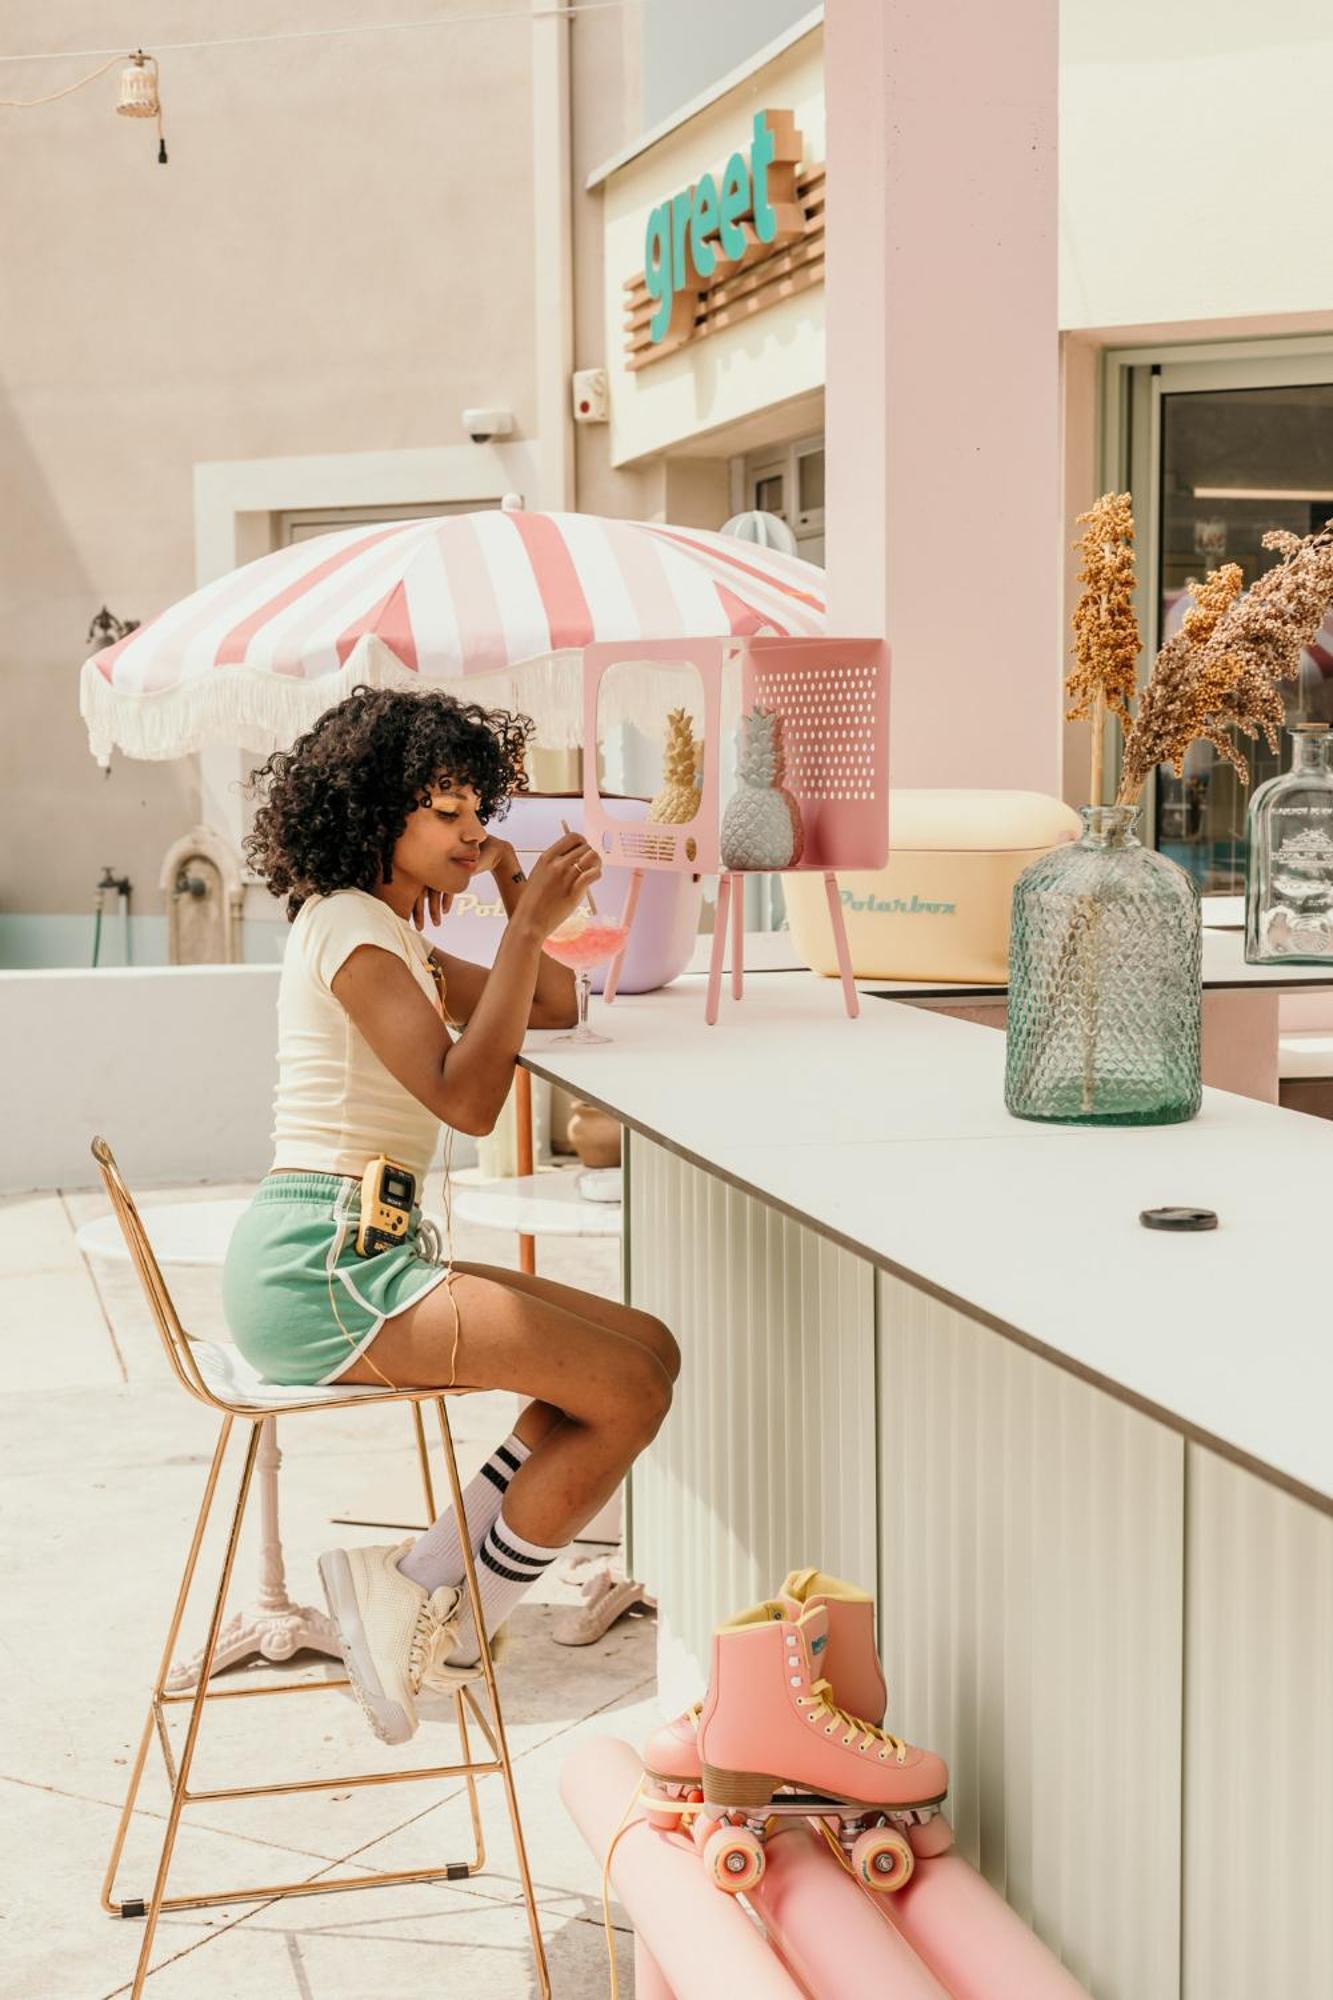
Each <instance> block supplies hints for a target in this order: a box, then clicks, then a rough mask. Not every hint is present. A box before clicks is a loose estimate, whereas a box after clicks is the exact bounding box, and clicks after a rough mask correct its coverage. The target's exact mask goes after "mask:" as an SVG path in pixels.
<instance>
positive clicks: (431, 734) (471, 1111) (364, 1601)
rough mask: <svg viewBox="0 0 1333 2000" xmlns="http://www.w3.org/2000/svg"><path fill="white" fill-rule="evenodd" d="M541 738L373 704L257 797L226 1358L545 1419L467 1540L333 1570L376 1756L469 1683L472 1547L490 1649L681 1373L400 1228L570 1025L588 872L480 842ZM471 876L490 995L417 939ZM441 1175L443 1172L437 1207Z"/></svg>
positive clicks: (505, 1275)
mask: <svg viewBox="0 0 1333 2000" xmlns="http://www.w3.org/2000/svg"><path fill="white" fill-rule="evenodd" d="M531 733H532V724H531V722H529V721H528V720H527V719H526V718H525V717H520V716H513V715H509V714H506V713H503V712H487V711H486V710H484V709H482V708H480V707H478V706H477V705H476V704H475V703H472V704H466V705H465V704H462V703H460V702H457V701H455V700H454V699H453V698H452V697H450V696H448V695H446V694H443V693H438V692H436V693H431V692H424V693H420V694H418V693H413V692H408V691H405V690H388V689H371V688H365V687H362V688H357V689H356V690H355V691H354V692H353V693H352V694H351V695H350V696H349V697H348V698H347V700H346V701H344V702H341V703H340V704H339V705H338V706H337V707H336V708H333V709H330V710H329V711H328V713H327V714H325V715H323V716H322V717H321V718H320V720H319V721H318V722H317V723H316V724H315V727H314V728H313V729H311V730H310V731H309V732H308V733H307V734H306V735H305V736H302V737H301V738H300V739H299V740H298V741H297V743H296V744H295V745H294V747H293V748H292V749H291V750H290V751H279V752H277V753H276V754H275V755H274V756H272V757H270V758H269V760H268V762H267V763H266V764H265V765H263V766H262V768H261V769H260V770H259V771H257V772H256V773H255V777H254V788H255V789H256V791H257V793H258V795H259V797H260V799H261V801H262V803H261V804H260V806H259V810H258V811H257V813H256V815H255V822H254V831H253V833H252V834H251V835H250V837H249V839H248V840H247V842H246V852H247V855H248V858H249V860H250V862H251V864H252V865H253V867H254V868H255V870H256V872H257V873H258V874H259V875H261V876H262V877H263V879H264V881H265V882H266V883H267V884H268V886H269V888H270V889H271V890H272V891H273V892H274V893H275V894H276V895H285V896H286V899H287V914H288V917H289V919H290V920H291V924H292V929H291V933H290V935H289V937H288V940H287V949H286V955H285V958H284V961H283V969H282V981H281V985H280V988H279V995H278V1087H277V1099H276V1115H275V1125H274V1140H275V1150H274V1159H273V1166H272V1169H271V1171H270V1172H269V1174H268V1176H267V1178H266V1179H265V1180H264V1181H263V1182H262V1183H261V1185H260V1187H259V1188H258V1190H257V1191H256V1194H255V1197H254V1201H253V1202H252V1204H251V1206H250V1208H249V1209H248V1210H247V1211H246V1213H245V1215H244V1216H243V1217H242V1218H241V1221H240V1223H239V1225H238V1227H237V1229H236V1232H235V1234H234V1236H233V1237H232V1241H231V1245H230V1248H229V1250H228V1255H227V1263H226V1269H225V1271H224V1274H223V1301H224V1306H225V1310H226V1315H227V1319H228V1322H229V1325H230V1327H231V1331H232V1334H233V1337H234V1339H235V1341H236V1344H237V1346H238V1347H239V1348H240V1350H241V1352H242V1353H243V1354H244V1355H245V1356H246V1358H247V1359H248V1360H249V1361H250V1362H252V1363H253V1365H254V1366H255V1367H256V1368H258V1369H259V1370H260V1372H261V1373H262V1374H263V1375H264V1376H265V1377H266V1378H267V1379H268V1380H269V1381H273V1382H288V1383H317V1384H322V1385H327V1384H329V1383H331V1382H347V1383H370V1384H376V1383H378V1384H381V1385H388V1386H390V1387H398V1388H402V1387H412V1388H432V1389H440V1390H445V1389H456V1388H460V1387H463V1386H466V1387H467V1388H469V1389H509V1390H514V1391H517V1392H518V1393H519V1394H520V1395H525V1396H528V1397H530V1398H531V1399H532V1400H531V1401H529V1402H528V1404H527V1407H526V1408H525V1409H524V1411H523V1413H522V1415H521V1416H520V1417H519V1420H518V1422H517V1424H516V1425H515V1427H514V1431H513V1433H512V1435H511V1436H509V1437H508V1438H506V1439H505V1440H504V1442H503V1444H501V1445H499V1446H498V1447H497V1448H496V1450H495V1451H494V1452H493V1453H492V1455H491V1457H490V1458H489V1459H488V1460H487V1462H486V1464H485V1465H484V1466H483V1467H482V1469H481V1471H480V1472H479V1473H478V1474H477V1476H476V1478H475V1479H473V1480H472V1482H471V1484H470V1485H469V1486H468V1487H467V1489H466V1491H465V1494H464V1506H465V1512H466V1521H465V1523H462V1524H459V1523H458V1522H457V1521H456V1519H455V1517H454V1514H453V1512H452V1510H451V1511H449V1512H448V1513H446V1514H443V1515H442V1516H441V1517H440V1519H439V1520H438V1521H437V1522H436V1523H435V1524H434V1526H433V1527H431V1528H429V1529H428V1530H427V1532H426V1533H425V1534H424V1535H422V1536H421V1537H420V1538H418V1539H416V1540H412V1539H409V1540H407V1541H405V1542H402V1543H400V1544H399V1545H398V1546H396V1547H383V1548H352V1549H333V1550H331V1551H329V1552H328V1553H327V1554H326V1555H324V1556H322V1557H321V1558H320V1574H321V1576H322V1578H323V1581H324V1587H325V1591H326V1593H327V1595H328V1598H329V1607H330V1610H331V1612H332V1615H333V1618H334V1622H335V1623H336V1625H337V1627H338V1631H339V1637H340V1640H341V1643H342V1647H343V1653H344V1658H345V1661H346V1665H347V1671H348V1675H349V1678H350V1680H351V1682H352V1685H353V1687H354V1688H355V1690H356V1693H357V1695H358V1697H359V1699H360V1701H361V1703H362V1706H363V1707H364V1709H365V1711H366V1714H367V1716H368V1717H369V1719H370V1723H371V1726H372V1728H373V1729H374V1730H375V1733H376V1734H377V1735H378V1736H379V1737H381V1738H382V1739H383V1740H384V1741H385V1742H389V1743H401V1742H403V1741H405V1740H406V1739H407V1737H409V1736H410V1735H411V1734H412V1733H413V1731H414V1730H415V1728H416V1726H417V1711H416V1697H417V1696H418V1694H419V1693H420V1691H421V1689H422V1687H423V1685H424V1686H426V1687H427V1688H435V1689H440V1690H443V1689H447V1688H451V1687H453V1686H456V1685H457V1684H458V1683H459V1682H461V1681H464V1680H469V1679H473V1678H475V1677H476V1675H477V1674H478V1673H479V1671H480V1669H479V1665H478V1660H479V1644H478V1640H477V1633H476V1627H475V1623H474V1617H473V1607H472V1605H471V1604H470V1603H468V1602H467V1601H466V1594H465V1592H464V1590H463V1588H462V1585H463V1578H464V1565H463V1552H462V1544H461V1541H460V1526H461V1528H462V1532H464V1533H466V1535H467V1537H468V1541H469V1543H470V1545H471V1547H472V1548H473V1549H474V1550H475V1552H476V1559H477V1574H478V1578H479V1583H480V1592H481V1610H482V1614H483V1617H484V1619H485V1622H486V1626H487V1630H488V1631H491V1632H493V1631H494V1630H495V1629H496V1628H497V1627H498V1626H499V1625H500V1624H501V1623H502V1622H503V1620H504V1619H505V1618H506V1617H507V1616H508V1614H509V1612H510V1611H511V1610H512V1609H513V1606H514V1605H515V1604H516V1603H517V1601H518V1599H519V1598H520V1597H521V1596H522V1595H523V1593H524V1592H525V1591H526V1590H527V1589H528V1588H529V1586H530V1585H531V1584H533V1583H534V1582H536V1580H537V1579H538V1578H539V1577H540V1576H541V1575H542V1574H543V1573H544V1571H545V1570H546V1569H547V1568H548V1567H549V1566H550V1564H551V1563H552V1562H553V1561H554V1560H555V1558H556V1556H557V1555H559V1554H560V1552H561V1550H562V1549H563V1548H564V1547H565V1546H566V1545H567V1543H568V1542H569V1541H570V1540H571V1539H572V1537H573V1536H574V1535H575V1534H576V1533H577V1531H578V1530H579V1529H580V1528H581V1527H582V1526H583V1525H584V1524H585V1523H586V1522H587V1521H589V1520H591V1519H592V1517H593V1515H594V1514H596V1513H597V1512H598V1510H599V1509H600V1508H601V1507H602V1506H603V1505H604V1504H605V1503H606V1501H607V1500H608V1499H609V1498H610V1496H611V1495H612V1494H613V1493H614V1492H615V1490H616V1488H617V1487H618V1486H619V1484H620V1482H621V1480H622V1479H623V1478H624V1476H625V1473H626V1471H627V1470H628V1468H629V1466H630V1465H631V1464H632V1463H633V1461H634V1460H635V1458H636V1457H637V1456H638V1454H639V1453H640V1452H641V1451H642V1450H643V1449H644V1447H645V1445H647V1444H648V1443H649V1442H650V1440H651V1439H652V1438H653V1436H654V1435H655V1434H656V1432H657V1429H658V1426H659V1425H660V1424H661V1422H662V1420H663V1418H664V1417H665V1415H666V1413H667V1410H668V1408H669V1407H670V1404H671V1387H672V1382H673V1381H674V1379H675V1376H676V1373H677V1370H678V1368H679V1365H680V1355H679V1352H678V1350H677V1347H676V1343H675V1341H674V1340H673V1339H672V1336H671V1334H670V1332H669V1331H668V1329H667V1328H666V1327H665V1326H664V1325H663V1324H662V1322H661V1321H660V1320H657V1319H653V1318H652V1317H651V1316H650V1315H649V1314H647V1313H642V1312H636V1311H634V1310H633V1309H632V1308H631V1307H629V1306H624V1305H617V1304H613V1303H611V1302H610V1301H608V1300H605V1299H600V1298H596V1297H594V1296H593V1295H592V1294H590V1293H588V1292H581V1291H578V1290H576V1289H574V1288H573V1287H572V1286H569V1285H559V1284H554V1283H552V1281H551V1280H550V1279H549V1278H537V1277H529V1276H526V1275H523V1274H521V1273H519V1272H517V1271H508V1270H503V1269H500V1268H497V1267H493V1266H490V1265H485V1264H461V1263H460V1264H450V1263H449V1262H448V1261H447V1260H446V1259H445V1256H444V1253H443V1252H442V1249H441V1246H440V1245H439V1243H438V1240H437V1239H436V1238H435V1232H434V1231H433V1229H432V1228H431V1225H430V1224H429V1223H426V1224H425V1225H424V1226H423V1224H422V1221H421V1215H420V1210H419V1208H418V1207H417V1206H415V1204H414V1202H413V1193H414V1192H415V1191H418V1190H419V1189H420V1187H421V1185H422V1183H423V1181H424V1179H425V1175H426V1172H427V1170H428V1168H429V1166H430V1163H431V1161H432V1159H433V1157H434V1154H435V1149H436V1143H437V1140H438V1138H439V1128H440V1126H441V1124H443V1125H444V1126H445V1127H446V1128H448V1129H449V1130H451V1131H459V1132H470V1133H477V1134H481V1133H485V1132H489V1131H491V1130H492V1129H493V1127H494V1125H495V1122H496V1120H497V1118H498V1117H499V1115H500V1111H501V1108H502V1107H503V1105H504V1103H505V1100H506V1098H507V1097H508V1094H509V1090H510V1086H511V1084H512V1082H513V1077H514V1065H515V1061H516V1058H517V1056H518V1052H519V1049H520V1048H521V1046H522V1043H523V1037H524V1035H525V1033H526V1032H527V1030H528V1029H529V1028H553V1027H565V1026H570V1025H572V1023H573V1021H574V1018H575V996H574V978H573V974H572V973H571V972H570V971H568V970H567V969H566V968H564V967H562V966H560V965H557V964H556V963H555V962H554V961H553V960H552V959H550V958H547V957H546V956H545V955H544V954H543V952H542V945H543V943H544V941H545V939H546V938H547V937H548V936H549V935H550V933H551V932H552V931H553V930H554V929H555V928H556V926H557V925H558V924H560V923H561V922H563V920H564V919H565V918H566V917H567V916H568V915H569V914H570V913H571V911H572V910H573V909H574V908H575V907H576V906H577V904H578V902H579V899H580V898H581V896H582V895H583V894H584V892H585V890H586V889H588V888H589V887H590V886H591V884H592V883H594V882H595V881H596V880H597V878H598V876H599V875H600V873H601V863H600V862H599V860H598V857H597V855H596V854H595V853H594V851H593V850H592V848H591V847H589V845H588V843H587V842H586V841H585V840H584V839H582V838H581V836H579V835H578V834H573V833H571V834H567V835H565V836H564V837H563V838H562V839H560V840H557V841H556V842H555V843H554V844H553V845H552V846H550V847H549V848H547V849H546V851H545V853H543V854H542V856H541V857H540V859H539V860H538V861H537V863H536V865H535V866H534V868H533V871H532V874H531V876H530V877H525V875H524V872H523V870H522V868H521V867H520V866H519V861H518V856H517V855H516V853H515V852H514V849H513V848H512V847H511V846H509V845H508V843H507V842H505V841H503V840H500V839H499V838H497V837H496V835H495V834H493V833H491V832H489V831H488V822H489V821H491V820H492V819H493V818H494V817H495V816H496V815H497V814H499V813H500V812H501V811H502V810H503V808H504V807H505V805H506V803H507V801H508V800H509V798H510V797H511V796H512V794H513V793H515V792H517V791H521V790H522V789H523V786H524V776H523V756H524V752H525V749H526V747H527V743H528V739H529V737H530V735H531ZM483 873H490V874H492V875H493V876H494V878H495V883H496V887H497V889H498V891H499V895H500V900H501V901H502V902H503V904H504V907H505V911H506V914H507V919H508V921H507V924H506V928H505V933H504V937H503V938H502V940H501V943H500V948H499V951H498V952H497V954H496V958H495V963H494V965H493V966H492V968H491V969H490V970H489V971H487V970H486V969H484V968H483V967H481V966H477V965H473V964H471V963H469V962H468V961H467V960H465V959H459V958H453V957H451V956H449V955H448V954H446V953H444V952H439V951H432V950H430V949H429V948H428V947H427V945H426V942H425V940H424V938H422V937H421V936H420V934H419V933H420V928H421V926H422V925H423V924H424V923H425V921H426V916H427V913H428V912H429V913H430V915H431V916H432V917H433V919H434V920H435V921H437V922H438V920H439V918H440V915H441V912H442V910H447V909H448V905H449V900H450V898H451V897H452V896H453V895H455V894H457V893H458V892H459V891H461V890H462V889H463V888H465V887H466V885H467V884H468V883H469V882H470V881H472V880H473V878H474V877H475V876H476V875H478V874H483ZM459 1029H463V1030H465V1032H462V1033H458V1032H455V1031H456V1030H459ZM377 1161H379V1162H382V1167H381V1168H377V1169H376V1173H377V1174H381V1175H382V1174H387V1175H388V1179H387V1180H384V1181H383V1182H382V1184H383V1185H384V1186H385V1187H387V1188H388V1189H389V1191H390V1192H391V1193H392V1194H393V1195H394V1196H395V1198H397V1199H400V1200H403V1201H404V1202H405V1203H406V1205H408V1206H410V1209H411V1213H410V1218H404V1220H403V1221H402V1222H401V1223H400V1224H398V1225H397V1226H398V1228H399V1231H400V1234H399V1235H398V1237H397V1238H395V1239H393V1240H388V1241H387V1247H374V1246H372V1245H371V1244H369V1243H367V1242H366V1241H365V1239H364V1235H362V1244H361V1248H360V1249H358V1235H359V1234H362V1231H361V1228H360V1224H361V1200H362V1182H363V1177H364V1176H366V1174H367V1169H368V1168H371V1167H372V1165H373V1163H375V1162H377ZM403 1169H405V1170H406V1173H405V1175H404V1174H402V1173H401V1172H398V1171H397V1170H403ZM447 1172H448V1156H447V1146H446V1200H447V1192H448V1190H447ZM408 1177H410V1179H409V1178H408ZM377 1241H378V1239H377ZM367 1251H369V1252H370V1254H365V1253H366V1252H367Z"/></svg>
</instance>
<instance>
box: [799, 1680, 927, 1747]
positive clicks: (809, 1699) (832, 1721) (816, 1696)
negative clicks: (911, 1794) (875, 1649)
mask: <svg viewBox="0 0 1333 2000" xmlns="http://www.w3.org/2000/svg"><path fill="white" fill-rule="evenodd" d="M832 1696H833V1689H832V1687H831V1686H830V1684H829V1682H828V1681H813V1682H812V1683H811V1686H810V1692H809V1694H798V1695H797V1697H796V1706H797V1707H798V1708H806V1709H809V1711H810V1716H809V1719H810V1721H811V1722H816V1723H817V1722H823V1723H824V1734H825V1736H835V1735H836V1734H837V1732H838V1730H839V1729H842V1730H843V1731H845V1734H844V1736H843V1739H842V1741H843V1747H844V1749H848V1750H850V1748H851V1746H852V1745H853V1743H856V1747H857V1749H858V1750H860V1751H862V1752H864V1751H867V1750H874V1751H875V1752H876V1753H877V1755H878V1757H879V1761H880V1763H881V1764H887V1763H888V1761H889V1758H890V1757H891V1756H893V1757H896V1758H897V1760H898V1762H899V1763H900V1764H905V1763H906V1762H907V1745H906V1744H905V1743H904V1742H903V1740H902V1738H901V1736H891V1735H890V1734H889V1732H888V1730H887V1729H877V1728H876V1727H875V1725H874V1723H873V1722H866V1721H865V1720H864V1718H863V1717H861V1716H859V1715H849V1714H848V1713H847V1710H846V1709H845V1708H839V1707H838V1705H837V1703H836V1702H835V1701H834V1700H833V1699H832ZM825 1718H827V1720H826V1719H825ZM858 1736H859V1737H860V1739H861V1740H860V1742H859V1743H857V1741H856V1739H857V1737H858Z"/></svg>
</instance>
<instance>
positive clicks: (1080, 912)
mask: <svg viewBox="0 0 1333 2000" xmlns="http://www.w3.org/2000/svg"><path fill="white" fill-rule="evenodd" d="M1138 816H1139V809H1138V807H1137V806H1132V805H1129V806H1085V807H1084V809H1083V837H1082V839H1081V840H1078V841H1075V842H1073V843H1072V844H1071V845H1069V846H1064V847H1057V848H1054V849H1053V850H1052V851H1051V853H1049V854H1045V855H1043V856H1042V857H1041V859H1040V860H1038V861H1034V862H1033V864H1032V866H1031V867H1030V868H1027V869H1025V870H1024V872H1023V874H1021V875H1020V876H1019V878H1018V881H1017V882H1016V883H1015V884H1014V899H1013V916H1012V922H1011V924H1010V933H1009V1018H1008V1031H1007V1059H1006V1065H1005V1092H1004V1099H1005V1104H1006V1105H1007V1107H1008V1109H1009V1110H1010V1111H1011V1112H1012V1113H1013V1114H1014V1116H1015V1117H1016V1118H1034V1119H1039V1120H1045V1121H1047V1122H1049V1123H1052V1124H1057V1125H1174V1124H1178V1123H1180V1122H1181V1121H1182V1120H1184V1119H1187V1118H1193V1117H1194V1115H1195V1113H1196V1112H1197V1111H1198V1109H1199V1105H1200V1102H1201V1100H1202V1085H1201V1077H1200V1045H1201V1029H1202V998H1201V987H1200V960H1201V945H1202V925H1201V918H1200V908H1199V892H1198V890H1197V889H1196V888H1195V886H1194V883H1193V882H1192V881H1191V880H1190V878H1189V876H1188V875H1187V874H1186V873H1185V871H1184V869H1183V868H1178V867H1177V866H1176V864H1175V862H1174V861H1170V860H1168V858H1167V857H1166V855H1164V854H1157V853H1154V852H1153V850H1152V849H1151V848H1147V847H1143V846H1142V845H1141V844H1140V843H1139V841H1138V839H1137V837H1136V835H1135V832H1134V827H1135V822H1136V821H1137V819H1138Z"/></svg>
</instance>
